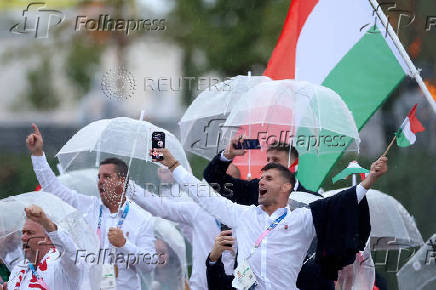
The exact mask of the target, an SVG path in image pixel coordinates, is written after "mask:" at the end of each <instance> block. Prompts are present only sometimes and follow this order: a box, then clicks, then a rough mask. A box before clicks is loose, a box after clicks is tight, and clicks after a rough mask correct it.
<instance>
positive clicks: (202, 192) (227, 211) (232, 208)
mask: <svg viewBox="0 0 436 290" xmlns="http://www.w3.org/2000/svg"><path fill="white" fill-rule="evenodd" d="M173 177H174V179H175V180H176V182H177V183H178V184H179V185H180V186H181V187H183V188H184V190H185V191H186V192H187V193H188V194H189V195H190V196H191V197H192V199H193V200H194V201H195V202H196V203H197V204H198V205H200V206H201V207H202V208H203V209H204V210H206V211H207V212H208V213H210V214H211V215H213V216H214V217H215V218H217V219H218V220H220V221H221V222H222V223H223V224H225V225H227V226H229V227H231V228H236V226H237V224H238V221H239V216H240V215H241V214H242V213H243V212H244V211H245V210H247V209H249V208H250V207H249V206H245V205H240V204H237V203H233V202H231V201H230V200H228V199H227V198H225V197H222V196H221V195H219V194H218V193H217V192H216V191H215V190H214V189H213V188H212V187H211V186H210V185H209V184H208V183H206V182H201V181H200V180H198V179H197V178H196V177H195V176H193V175H192V174H191V173H189V172H188V171H186V169H184V168H183V167H182V166H178V167H177V168H176V169H174V171H173Z"/></svg>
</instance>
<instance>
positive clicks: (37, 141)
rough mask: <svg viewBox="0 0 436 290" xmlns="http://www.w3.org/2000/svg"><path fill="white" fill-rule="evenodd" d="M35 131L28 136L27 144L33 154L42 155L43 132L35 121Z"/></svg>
mask: <svg viewBox="0 0 436 290" xmlns="http://www.w3.org/2000/svg"><path fill="white" fill-rule="evenodd" d="M32 128H33V133H32V134H30V135H29V136H27V138H26V145H27V148H28V149H29V151H30V152H31V153H32V155H36V156H42V155H43V153H44V151H43V144H44V142H43V139H42V135H41V132H39V129H38V126H36V124H35V123H32Z"/></svg>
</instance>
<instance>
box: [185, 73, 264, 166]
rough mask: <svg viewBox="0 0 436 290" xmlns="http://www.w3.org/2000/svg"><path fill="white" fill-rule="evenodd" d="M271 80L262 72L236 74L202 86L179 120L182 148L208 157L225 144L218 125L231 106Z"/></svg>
mask: <svg viewBox="0 0 436 290" xmlns="http://www.w3.org/2000/svg"><path fill="white" fill-rule="evenodd" d="M268 81H271V79H270V78H268V77H265V76H250V75H249V76H242V75H239V76H236V77H233V78H231V79H228V80H226V81H224V82H221V83H219V84H216V85H214V86H212V87H210V88H208V89H206V90H204V91H203V92H202V93H201V94H200V95H198V97H197V98H196V99H195V100H194V101H193V102H192V104H191V105H190V106H189V107H188V109H187V110H186V112H185V114H184V115H183V117H182V119H181V120H180V122H179V125H180V133H181V140H182V144H183V148H184V149H185V150H187V151H189V152H192V153H194V154H196V155H199V156H202V157H204V158H206V159H208V160H211V159H212V158H213V157H214V156H215V155H216V154H217V153H218V152H219V150H221V149H223V148H224V147H225V146H226V145H227V144H226V143H223V142H220V137H221V135H220V134H221V126H222V124H223V123H224V121H225V120H226V118H227V116H228V115H229V114H230V112H231V110H232V108H233V106H234V105H235V104H236V103H237V101H238V100H239V99H240V98H241V96H242V95H243V94H244V93H246V92H247V91H248V90H249V89H251V88H252V87H255V86H256V85H258V84H260V83H263V82H268Z"/></svg>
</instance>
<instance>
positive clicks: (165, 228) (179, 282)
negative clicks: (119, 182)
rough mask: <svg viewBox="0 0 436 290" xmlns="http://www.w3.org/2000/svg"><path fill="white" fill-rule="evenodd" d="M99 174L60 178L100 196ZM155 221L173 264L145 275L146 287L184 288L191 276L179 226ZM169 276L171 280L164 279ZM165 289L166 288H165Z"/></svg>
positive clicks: (83, 171)
mask: <svg viewBox="0 0 436 290" xmlns="http://www.w3.org/2000/svg"><path fill="white" fill-rule="evenodd" d="M97 174H98V170H97V169H95V168H88V169H81V170H74V171H71V172H68V173H64V174H61V175H59V176H58V179H59V180H60V181H61V182H62V183H63V184H64V185H65V186H67V187H69V188H70V189H73V190H76V191H77V192H79V193H82V194H86V195H90V196H97V197H98V196H99V192H98V188H97V185H96V176H97ZM135 186H136V185H135V184H133V183H130V184H129V190H134V189H132V188H134V187H135ZM153 222H154V229H155V236H156V239H159V240H162V241H163V242H164V243H165V245H162V244H159V246H161V247H162V248H168V252H169V253H170V254H169V264H171V265H169V266H166V267H158V268H157V269H156V270H155V272H154V273H153V274H144V275H143V274H141V278H142V280H143V283H142V288H143V289H152V288H151V287H152V285H154V287H155V288H156V287H157V286H158V285H162V284H165V285H172V286H177V287H176V288H170V289H184V286H185V281H187V277H188V271H187V261H186V244H185V240H184V238H183V236H182V235H181V233H180V232H179V230H178V229H177V228H176V227H175V225H176V224H175V223H173V222H170V221H168V220H164V219H161V218H158V217H153ZM171 255H172V256H171ZM174 255H175V256H174ZM169 269H172V270H171V271H172V272H170V271H169ZM169 274H171V275H169ZM165 276H167V277H166V278H165V279H163V278H164V277H165ZM155 279H156V281H155ZM153 289H154V288H153ZM156 289H161V288H156ZM163 289H165V287H164V288H163Z"/></svg>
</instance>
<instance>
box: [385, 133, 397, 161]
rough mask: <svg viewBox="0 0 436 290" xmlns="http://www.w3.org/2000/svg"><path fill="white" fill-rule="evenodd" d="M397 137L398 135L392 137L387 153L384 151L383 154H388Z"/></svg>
mask: <svg viewBox="0 0 436 290" xmlns="http://www.w3.org/2000/svg"><path fill="white" fill-rule="evenodd" d="M396 139H397V136H394V138H393V139H392V141H391V143H389V145H388V148H386V151H385V153H383V155H382V156H386V155H387V154H388V152H389V149H391V147H392V145H393V144H394V141H395V140H396Z"/></svg>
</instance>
